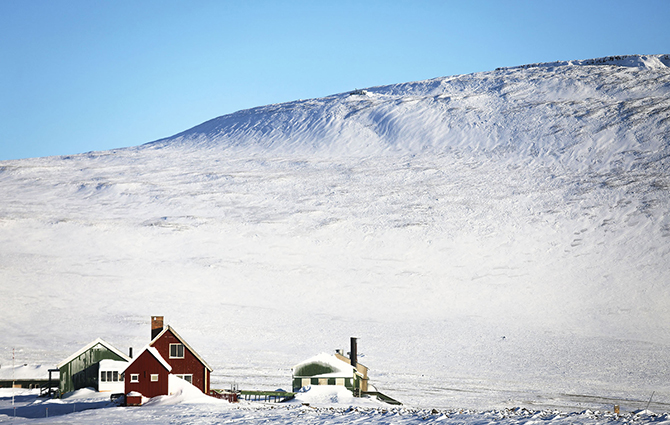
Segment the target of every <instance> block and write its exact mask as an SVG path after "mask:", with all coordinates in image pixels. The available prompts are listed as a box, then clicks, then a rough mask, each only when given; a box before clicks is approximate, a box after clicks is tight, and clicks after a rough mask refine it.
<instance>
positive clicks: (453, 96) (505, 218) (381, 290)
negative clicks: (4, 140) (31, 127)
mask: <svg viewBox="0 0 670 425" xmlns="http://www.w3.org/2000/svg"><path fill="white" fill-rule="evenodd" d="M668 65H670V58H669V57H668V56H667V55H663V56H629V57H621V58H604V59H597V60H589V61H571V62H557V63H551V64H537V65H528V66H523V67H517V68H508V69H499V70H495V71H491V72H484V73H477V74H472V75H463V76H454V77H445V78H437V79H433V80H428V81H422V82H416V83H406V84H398V85H393V86H385V87H374V88H370V89H367V90H368V94H367V95H349V94H348V93H345V94H340V95H334V96H330V97H326V98H322V99H311V100H305V101H296V102H291V103H287V104H281V105H270V106H265V107H259V108H254V109H251V110H246V111H240V112H237V113H234V114H231V115H226V116H223V117H219V118H216V119H214V120H212V121H209V122H206V123H204V124H202V125H200V126H198V127H195V128H193V129H190V130H187V131H185V132H184V133H181V134H178V135H176V136H174V137H171V138H168V139H163V140H159V141H156V142H153V143H149V144H146V145H142V146H139V147H136V148H129V149H119V150H114V151H108V152H92V153H87V154H82V155H76V156H69V157H49V158H34V159H25V160H17V161H3V162H1V163H0V195H1V196H2V199H3V202H2V203H0V281H1V282H2V284H1V285H0V309H1V310H2V311H3V314H2V316H1V317H0V335H2V338H1V341H0V342H1V344H0V347H2V351H1V352H0V364H1V365H2V367H4V365H7V364H10V363H11V348H12V347H16V348H17V353H18V356H20V358H21V359H20V360H19V361H18V362H20V363H31V364H33V363H37V364H46V365H53V364H56V363H58V362H59V361H60V360H62V359H64V358H65V357H67V356H68V355H69V354H71V353H72V352H74V351H75V350H76V349H78V348H79V347H81V346H83V345H85V344H86V343H88V342H90V341H92V340H94V339H95V338H97V337H102V338H104V339H105V340H107V341H110V342H111V343H113V344H114V345H116V346H117V347H118V348H120V349H121V350H124V351H125V350H127V347H129V346H133V347H135V350H136V351H137V350H139V349H140V348H141V347H142V346H144V345H145V344H146V343H147V342H148V338H149V316H150V315H152V314H162V315H165V316H166V320H167V322H168V323H169V324H171V325H172V326H173V327H175V329H178V331H179V333H180V335H182V336H183V337H184V338H186V339H187V340H188V341H189V343H190V344H191V345H192V346H193V347H194V348H195V349H196V350H197V351H198V352H199V354H201V355H202V356H203V357H204V358H205V359H206V360H207V361H208V363H210V364H211V365H212V366H213V367H214V369H215V371H214V374H213V377H212V381H213V384H214V386H218V387H228V386H229V385H230V383H232V382H233V381H235V382H237V383H238V384H239V385H240V386H241V387H242V388H246V389H253V388H265V389H276V388H280V387H283V388H288V387H289V386H290V367H291V366H292V365H294V364H297V363H299V362H300V361H302V360H305V359H307V358H309V357H312V356H313V355H315V354H317V353H320V352H323V351H327V352H331V351H332V350H334V349H335V348H345V346H346V344H347V341H348V338H349V337H350V336H357V337H359V338H360V339H359V350H360V352H361V358H360V361H361V362H362V363H364V364H365V365H367V366H369V367H370V368H371V371H370V378H371V383H372V384H373V385H375V386H377V387H378V388H379V389H380V390H381V391H383V392H385V393H388V394H389V395H391V396H392V397H394V398H397V399H399V400H401V401H403V402H404V403H406V404H408V405H410V406H417V407H427V408H433V407H438V408H464V407H465V408H469V407H472V408H494V407H513V406H531V407H532V406H541V407H550V408H553V407H558V408H561V409H567V410H570V409H577V410H581V409H582V408H584V407H597V408H600V407H602V406H609V407H610V408H611V405H612V404H615V403H617V404H621V405H622V408H623V409H629V410H634V409H640V408H644V407H645V406H646V403H647V401H648V399H649V396H650V395H651V393H652V392H654V391H655V395H654V399H653V402H652V404H651V407H650V408H651V409H652V410H656V411H659V410H660V411H663V410H670V384H668V382H670V361H669V359H668V356H667V352H668V348H669V346H670V331H669V330H668V326H667V323H669V322H670V312H669V311H668V309H667V306H668V305H669V303H670V293H669V291H668V288H669V285H670V275H669V273H668V266H667V265H668V264H670V261H669V254H668V251H669V248H670V244H669V241H670V239H669V236H670V215H669V211H668V207H669V206H670V196H669V192H668V188H669V187H670V173H669V169H668V166H669V163H668V161H669V159H668V158H670V156H669V154H670V68H668Z"/></svg>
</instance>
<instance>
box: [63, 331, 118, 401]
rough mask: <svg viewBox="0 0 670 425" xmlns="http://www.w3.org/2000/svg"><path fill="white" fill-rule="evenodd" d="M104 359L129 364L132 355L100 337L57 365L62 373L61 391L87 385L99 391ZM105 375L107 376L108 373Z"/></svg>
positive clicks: (68, 390) (65, 391)
mask: <svg viewBox="0 0 670 425" xmlns="http://www.w3.org/2000/svg"><path fill="white" fill-rule="evenodd" d="M102 360H114V361H117V362H123V363H125V364H128V362H129V361H130V357H128V356H126V355H125V354H124V353H122V352H121V351H119V350H117V349H116V348H114V346H112V345H111V344H110V343H108V342H106V341H104V340H102V339H100V338H98V339H96V340H95V341H93V342H91V343H89V344H87V345H86V346H84V347H82V348H81V349H79V350H78V351H77V352H75V353H74V354H72V355H71V356H70V357H68V358H66V359H65V360H63V361H62V362H60V363H59V364H58V365H57V366H56V367H57V368H58V370H59V375H60V378H59V380H60V382H59V391H60V393H61V394H64V393H67V392H70V391H74V390H78V389H80V388H86V387H91V388H94V389H95V390H96V391H99V390H100V385H99V384H100V377H101V374H100V372H101V370H100V362H101V361H102ZM105 372H106V371H105ZM117 372H118V369H117ZM105 377H107V374H106V373H105ZM112 377H113V374H112Z"/></svg>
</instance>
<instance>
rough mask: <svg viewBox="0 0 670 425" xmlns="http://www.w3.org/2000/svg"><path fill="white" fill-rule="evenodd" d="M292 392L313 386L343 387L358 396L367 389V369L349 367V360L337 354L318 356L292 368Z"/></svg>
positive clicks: (359, 365) (360, 366)
mask: <svg viewBox="0 0 670 425" xmlns="http://www.w3.org/2000/svg"><path fill="white" fill-rule="evenodd" d="M292 375H293V391H298V390H299V389H300V388H303V387H310V386H314V385H338V386H343V387H345V388H347V389H348V390H350V391H351V392H353V393H354V395H360V393H361V392H362V391H367V389H368V376H367V367H365V366H363V365H361V364H357V367H354V366H352V365H351V360H350V359H348V358H347V357H344V356H343V355H341V354H339V353H337V354H335V355H330V354H325V353H322V354H319V355H318V356H314V357H312V358H311V359H308V360H305V361H304V362H302V363H299V364H297V365H295V366H293V374H292Z"/></svg>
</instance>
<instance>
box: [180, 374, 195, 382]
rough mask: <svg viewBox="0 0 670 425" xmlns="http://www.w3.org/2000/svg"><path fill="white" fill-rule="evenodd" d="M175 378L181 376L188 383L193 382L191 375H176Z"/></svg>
mask: <svg viewBox="0 0 670 425" xmlns="http://www.w3.org/2000/svg"><path fill="white" fill-rule="evenodd" d="M176 376H177V378H181V379H183V380H184V381H186V382H188V383H189V384H192V383H193V375H176Z"/></svg>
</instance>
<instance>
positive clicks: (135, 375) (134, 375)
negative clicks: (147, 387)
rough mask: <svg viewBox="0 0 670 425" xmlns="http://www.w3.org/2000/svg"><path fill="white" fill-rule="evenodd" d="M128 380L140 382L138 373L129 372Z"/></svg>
mask: <svg viewBox="0 0 670 425" xmlns="http://www.w3.org/2000/svg"><path fill="white" fill-rule="evenodd" d="M130 382H131V383H135V382H140V374H139V373H131V374H130Z"/></svg>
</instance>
